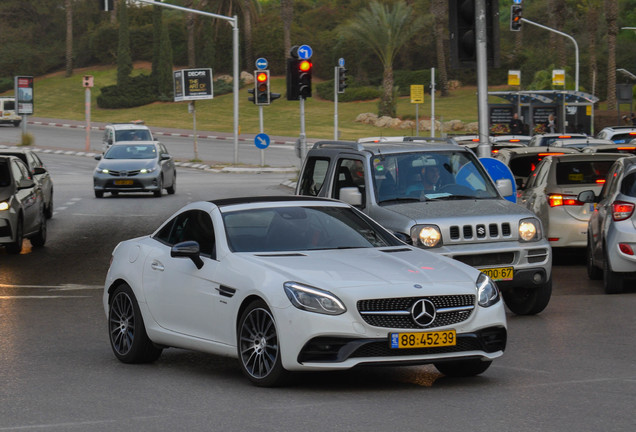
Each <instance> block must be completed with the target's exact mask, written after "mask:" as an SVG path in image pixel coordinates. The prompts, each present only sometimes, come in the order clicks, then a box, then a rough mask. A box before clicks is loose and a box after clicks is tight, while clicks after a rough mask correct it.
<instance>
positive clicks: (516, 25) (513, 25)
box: [510, 5, 523, 31]
mask: <svg viewBox="0 0 636 432" xmlns="http://www.w3.org/2000/svg"><path fill="white" fill-rule="evenodd" d="M522 11H523V8H522V7H521V5H512V6H511V7H510V30H511V31H519V30H521V18H522V17H521V12H522Z"/></svg>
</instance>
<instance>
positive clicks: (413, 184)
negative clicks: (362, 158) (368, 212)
mask: <svg viewBox="0 0 636 432" xmlns="http://www.w3.org/2000/svg"><path fill="white" fill-rule="evenodd" d="M373 168H374V169H373V176H374V181H375V185H376V188H375V190H376V199H377V201H378V202H379V203H382V202H390V201H401V200H415V201H428V200H440V199H474V198H497V197H498V196H499V195H498V192H497V190H496V189H495V187H494V185H493V183H492V181H491V180H490V178H489V177H488V174H487V173H486V172H485V171H484V169H483V167H482V166H481V164H480V163H479V162H478V161H477V160H476V159H475V157H474V156H473V154H472V153H470V152H467V151H438V152H432V151H431V152H425V153H424V152H414V153H396V154H386V155H378V156H376V157H375V158H374V159H373Z"/></svg>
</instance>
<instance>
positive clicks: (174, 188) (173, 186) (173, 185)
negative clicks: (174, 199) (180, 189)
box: [166, 172, 177, 195]
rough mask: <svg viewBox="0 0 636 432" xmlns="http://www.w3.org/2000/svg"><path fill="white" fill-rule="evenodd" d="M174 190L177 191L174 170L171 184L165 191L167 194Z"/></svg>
mask: <svg viewBox="0 0 636 432" xmlns="http://www.w3.org/2000/svg"><path fill="white" fill-rule="evenodd" d="M176 191H177V173H176V172H175V173H174V176H173V177H172V185H170V187H168V188H166V192H168V195H174V193H175V192H176Z"/></svg>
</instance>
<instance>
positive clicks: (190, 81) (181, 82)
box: [173, 68, 214, 102]
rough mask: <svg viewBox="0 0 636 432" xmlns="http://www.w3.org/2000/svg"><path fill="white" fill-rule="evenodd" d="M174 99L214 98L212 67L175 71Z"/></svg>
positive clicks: (178, 100)
mask: <svg viewBox="0 0 636 432" xmlns="http://www.w3.org/2000/svg"><path fill="white" fill-rule="evenodd" d="M173 77H174V101H175V102H180V101H189V100H200V99H212V98H213V97H214V93H213V89H212V69H210V68H203V69H182V70H178V71H174V72H173Z"/></svg>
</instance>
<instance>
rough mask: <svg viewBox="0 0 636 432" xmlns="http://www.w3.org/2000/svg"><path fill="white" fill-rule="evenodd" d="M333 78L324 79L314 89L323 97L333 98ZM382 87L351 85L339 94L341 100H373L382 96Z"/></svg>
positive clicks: (326, 98)
mask: <svg viewBox="0 0 636 432" xmlns="http://www.w3.org/2000/svg"><path fill="white" fill-rule="evenodd" d="M333 86H334V82H333V80H329V81H323V82H321V83H319V84H316V85H315V86H314V89H315V91H316V93H317V94H318V96H319V97H320V98H321V99H325V100H330V101H332V100H333V89H334V87H333ZM380 94H381V93H380V89H378V88H376V87H358V86H349V87H347V89H346V90H345V92H344V93H339V94H338V101H339V102H354V101H364V100H372V99H377V98H379V97H380Z"/></svg>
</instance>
